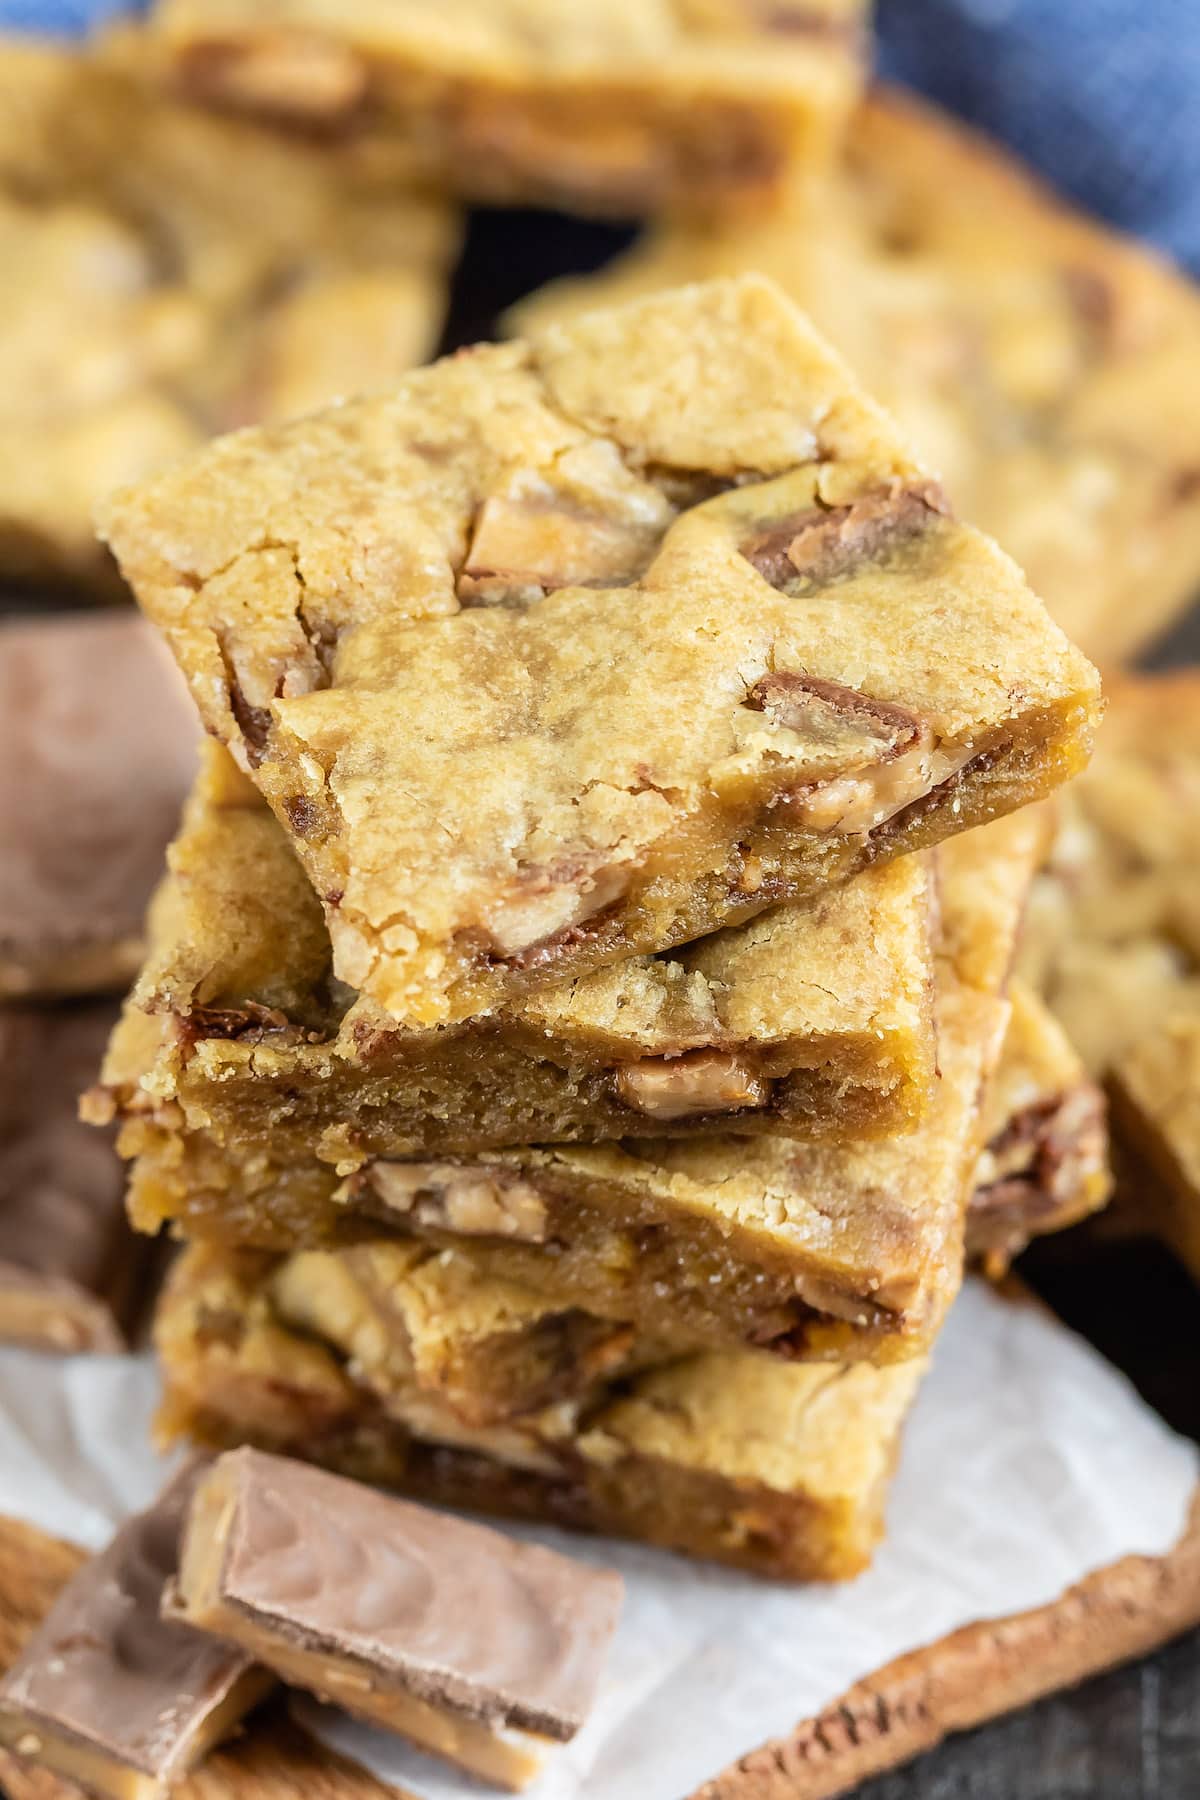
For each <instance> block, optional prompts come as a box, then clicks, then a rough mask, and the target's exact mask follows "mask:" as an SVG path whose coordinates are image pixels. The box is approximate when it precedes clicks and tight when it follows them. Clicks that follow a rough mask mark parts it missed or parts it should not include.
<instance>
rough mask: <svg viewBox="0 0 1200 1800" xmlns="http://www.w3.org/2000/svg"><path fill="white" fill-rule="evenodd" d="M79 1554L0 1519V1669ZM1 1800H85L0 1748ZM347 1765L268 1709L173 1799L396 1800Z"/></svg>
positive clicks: (72, 1786)
mask: <svg viewBox="0 0 1200 1800" xmlns="http://www.w3.org/2000/svg"><path fill="white" fill-rule="evenodd" d="M82 1561H83V1553H82V1552H81V1551H79V1550H76V1549H74V1548H73V1547H72V1546H71V1545H69V1544H63V1543H60V1542H59V1541H58V1540H57V1539H56V1538H52V1537H47V1536H46V1535H45V1534H44V1533H43V1532H40V1531H34V1530H33V1529H32V1528H31V1527H30V1526H28V1525H21V1524H18V1523H17V1522H16V1521H15V1520H12V1519H0V1669H6V1668H7V1667H8V1666H9V1664H10V1663H11V1662H12V1660H13V1658H14V1657H15V1656H16V1654H17V1651H18V1650H19V1649H20V1647H21V1645H22V1644H23V1643H24V1641H25V1639H26V1638H27V1637H28V1635H29V1633H30V1632H31V1631H32V1630H33V1628H34V1626H35V1625H37V1624H38V1622H39V1621H40V1620H41V1619H42V1617H43V1616H44V1614H45V1613H46V1612H47V1611H48V1610H49V1608H50V1605H51V1603H52V1601H53V1599H54V1596H55V1595H56V1594H57V1592H58V1590H59V1588H60V1587H62V1586H63V1584H64V1582H66V1581H68V1580H69V1579H70V1577H71V1576H72V1575H73V1574H74V1572H75V1570H76V1569H77V1568H78V1567H79V1564H80V1563H81V1562H82ZM0 1788H2V1789H3V1792H4V1794H5V1795H6V1796H7V1800H84V1797H83V1795H82V1790H81V1789H79V1788H77V1787H76V1786H75V1784H74V1783H73V1782H69V1781H63V1780H61V1779H60V1778H59V1777H58V1776H54V1775H47V1774H44V1773H43V1772H41V1771H39V1770H33V1769H30V1768H29V1767H27V1766H26V1765H24V1764H22V1763H21V1762H20V1761H19V1760H18V1759H17V1758H16V1757H13V1756H9V1755H7V1754H6V1753H5V1752H4V1751H2V1750H0ZM396 1791H397V1790H396V1789H394V1788H391V1787H385V1786H383V1785H382V1784H381V1783H380V1782H378V1781H376V1780H374V1778H373V1777H372V1776H370V1775H368V1774H366V1773H365V1772H364V1771H363V1770H362V1769H359V1768H357V1767H355V1765H354V1764H353V1763H348V1762H344V1761H343V1760H342V1759H341V1758H340V1757H337V1756H333V1755H331V1754H330V1752H329V1751H328V1750H325V1749H324V1748H322V1746H321V1745H319V1744H317V1743H315V1742H314V1741H313V1740H312V1739H311V1738H309V1737H308V1736H307V1735H306V1734H305V1733H304V1732H302V1731H301V1730H300V1729H299V1727H298V1726H296V1725H294V1724H293V1723H292V1721H291V1720H290V1719H289V1718H288V1716H287V1714H286V1713H285V1712H284V1711H283V1709H282V1707H281V1706H279V1705H278V1704H277V1703H276V1704H271V1705H267V1706H265V1707H263V1708H262V1709H261V1711H260V1712H259V1713H257V1714H256V1715H255V1717H254V1718H253V1720H252V1721H251V1722H250V1724H249V1725H248V1726H247V1728H246V1730H245V1731H244V1733H243V1734H242V1735H241V1736H240V1737H239V1738H236V1739H234V1740H233V1741H232V1742H231V1743H230V1744H229V1746H228V1748H226V1749H224V1750H220V1751H218V1752H217V1753H216V1754H215V1755H214V1756H211V1757H209V1758H208V1760H207V1761H206V1762H205V1763H204V1765H203V1767H202V1768H200V1769H198V1770H197V1771H196V1773H195V1774H194V1775H191V1776H189V1777H188V1779H187V1780H186V1781H183V1782H181V1783H180V1785H179V1787H178V1788H177V1789H176V1790H175V1795H174V1796H173V1800H395V1795H396Z"/></svg>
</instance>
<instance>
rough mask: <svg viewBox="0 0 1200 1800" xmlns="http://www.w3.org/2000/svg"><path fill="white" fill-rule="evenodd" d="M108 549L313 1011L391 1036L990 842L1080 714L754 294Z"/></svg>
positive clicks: (1008, 600)
mask: <svg viewBox="0 0 1200 1800" xmlns="http://www.w3.org/2000/svg"><path fill="white" fill-rule="evenodd" d="M348 521H352V527H351V525H350V524H348ZM106 530H107V533H108V535H109V538H110V540H111V542H112V544H113V546H114V548H115V549H116V551H117V554H118V557H119V558H120V561H121V564H122V567H123V569H124V571H125V573H126V575H127V576H128V577H129V579H130V581H131V582H132V583H133V585H134V587H135V590H136V592H137V594H138V597H139V599H140V600H141V602H142V603H143V605H144V606H145V608H146V610H147V611H148V612H149V614H150V615H151V616H152V617H153V618H154V619H155V620H156V622H157V623H159V624H160V625H161V626H162V627H163V629H164V631H165V632H166V635H167V637H168V639H169V641H170V642H171V645H172V647H173V649H174V650H175V653H176V655H177V657H178V658H179V661H180V663H181V666H182V667H183V668H184V670H185V672H186V673H187V675H188V678H189V681H190V683H191V685H192V691H193V694H194V697H195V698H196V700H197V703H198V705H199V707H200V709H201V712H202V714H203V716H204V719H205V723H206V724H207V725H208V727H209V729H210V731H211V732H212V733H213V734H214V735H215V736H217V737H218V738H220V739H222V740H223V741H224V742H225V743H227V744H228V745H229V747H230V748H231V749H232V750H233V751H234V754H235V756H236V757H237V758H238V759H239V761H240V762H241V764H242V766H243V767H244V768H245V769H246V770H247V771H248V772H249V773H250V774H251V775H252V777H253V779H254V780H255V781H256V782H257V784H258V785H259V786H260V788H261V789H262V791H263V792H264V793H265V794H266V796H267V798H268V800H269V801H270V802H271V805H272V807H273V808H274V810H275V812H276V814H277V816H278V817H279V819H280V820H281V822H282V823H283V824H284V825H285V827H286V828H287V830H288V831H289V833H290V834H291V837H292V840H293V842H294V844H295V846H296V850H297V853H298V854H299V856H300V859H301V861H302V862H303V864H304V867H305V870H306V872H307V873H308V875H309V878H310V880H311V881H312V883H313V885H314V887H315V888H316V890H317V892H318V893H319V895H320V896H321V899H322V901H323V904H324V906H325V909H326V917H327V921H328V926H329V931H330V935H331V939H332V944H333V968H334V973H335V975H336V976H337V977H338V978H339V979H340V980H343V981H345V982H348V983H349V984H350V985H351V986H353V987H355V988H357V989H358V990H359V991H361V992H364V993H366V994H368V995H370V996H371V997H372V998H373V999H375V1000H376V1001H377V1002H378V1003H379V1004H380V1005H381V1006H382V1007H384V1008H385V1009H387V1010H388V1011H389V1012H391V1013H392V1014H394V1015H395V1016H396V1017H398V1018H400V1019H402V1020H403V1021H404V1022H405V1023H408V1024H430V1023H434V1022H437V1021H447V1020H453V1019H456V1018H461V1017H465V1016H467V1015H469V1014H471V1013H477V1012H480V1011H486V1010H489V1009H492V1008H494V1007H496V1006H498V1005H501V1004H505V1003H508V1002H510V1001H511V1000H512V998H513V997H514V996H515V995H518V994H522V993H527V992H529V991H532V990H533V989H535V988H544V987H547V986H550V985H552V984H553V983H554V982H555V981H558V980H561V979H564V978H566V977H574V976H576V975H579V974H582V973H584V972H586V971H587V970H589V969H592V968H596V967H600V966H602V965H605V964H609V963H614V962H619V961H621V960H623V959H625V958H627V957H629V956H632V955H636V954H640V953H643V952H653V951H658V950H662V949H665V948H668V947H670V946H671V945H673V944H677V943H683V942H690V941H691V940H692V939H694V938H696V937H699V936H701V935H703V934H704V933H706V932H709V931H712V930H714V929H716V928H717V927H719V926H724V925H729V924H734V923H738V922H739V921H742V920H745V919H748V918H751V917H753V916H754V915H755V914H757V913H760V912H762V911H764V910H765V909H766V907H767V906H768V905H770V904H773V903H776V902H778V901H779V900H782V899H791V898H796V897H798V896H800V895H802V894H804V893H811V892H813V891H815V890H817V889H820V888H823V887H827V886H829V885H830V884H831V883H833V882H834V881H836V880H839V879H841V878H843V877H845V876H846V875H849V874H852V873H854V872H855V871H856V870H858V869H861V868H863V867H864V866H865V865H866V864H867V863H869V862H873V861H876V860H878V859H879V858H881V857H884V856H893V855H897V854H899V853H901V852H903V851H909V850H913V849H917V848H920V847H922V846H923V845H927V844H930V843H932V842H934V841H936V840H938V839H939V838H942V837H944V836H946V835H947V834H949V833H952V832H955V831H959V830H963V829H965V828H966V827H967V826H969V825H972V824H976V823H978V822H981V821H982V820H985V819H988V818H992V817H994V816H995V815H996V814H998V813H1001V812H1005V811H1009V810H1011V809H1012V808H1014V807H1016V806H1019V805H1021V804H1023V803H1024V802H1025V801H1027V800H1031V799H1034V798H1037V797H1038V796H1040V795H1041V794H1043V793H1045V792H1046V791H1048V790H1049V789H1050V788H1052V787H1054V786H1055V785H1056V784H1057V783H1058V782H1060V781H1061V780H1063V779H1064V778H1065V777H1066V776H1067V775H1069V774H1070V773H1072V772H1073V771H1074V770H1075V769H1076V768H1077V767H1078V766H1079V764H1080V763H1081V762H1082V761H1083V760H1084V759H1085V757H1086V754H1087V747H1088V742H1089V739H1090V733H1091V725H1092V720H1093V718H1094V715H1095V711H1096V704H1097V693H1098V685H1097V679H1096V676H1095V673H1094V671H1093V670H1092V669H1091V668H1090V666H1089V665H1088V664H1087V663H1086V662H1085V661H1084V660H1083V658H1082V657H1080V656H1079V655H1078V653H1076V652H1075V651H1074V650H1072V649H1071V647H1070V646H1069V644H1068V643H1067V642H1066V640H1065V638H1064V637H1063V636H1062V634H1061V633H1060V632H1059V631H1058V629H1057V627H1055V626H1054V625H1053V624H1052V623H1051V622H1050V620H1049V619H1048V617H1047V615H1046V613H1045V611H1044V609H1043V608H1042V606H1041V604H1040V602H1038V601H1037V600H1036V599H1035V598H1034V596H1033V595H1032V594H1031V593H1030V592H1029V590H1028V588H1027V587H1026V586H1025V584H1024V581H1023V579H1022V578H1021V576H1020V574H1019V571H1018V570H1017V569H1016V567H1015V565H1014V564H1012V563H1011V562H1010V561H1009V560H1008V559H1007V558H1006V557H1005V556H1004V555H1003V554H1002V553H1001V552H1000V551H999V550H998V549H997V548H996V546H995V545H994V544H992V543H991V542H990V541H989V540H988V539H986V538H983V537H981V536H980V535H979V534H978V533H976V532H974V531H972V530H971V529H969V528H967V527H965V526H962V525H959V524H957V523H956V522H955V521H954V520H953V519H952V518H951V516H950V515H949V513H948V510H947V506H946V502H945V500H944V498H943V496H942V495H941V493H940V491H939V490H938V489H937V488H936V486H935V485H934V484H933V483H932V482H931V480H930V478H929V476H928V474H927V472H926V471H925V470H924V469H923V468H922V467H921V466H920V465H919V464H918V463H916V462H914V461H913V460H912V458H911V457H910V456H909V454H908V452H907V451H906V449H905V448H904V445H903V443H902V442H901V440H900V439H899V438H898V437H897V436H896V434H895V433H894V432H893V429H892V427H891V426H890V424H889V423H888V421H887V420H886V418H885V417H884V415H883V414H882V413H881V412H879V411H878V409H877V408H876V407H875V406H874V405H873V404H872V403H871V402H870V401H869V400H868V399H867V398H866V397H865V396H864V395H863V394H862V393H861V392H860V391H859V390H858V389H857V388H856V387H855V386H854V384H853V382H852V381H851V379H850V377H849V376H848V374H847V371H846V370H845V368H844V366H843V365H842V364H841V363H840V362H839V361H838V360H837V359H836V358H835V357H834V356H832V355H831V354H830V353H829V352H828V351H827V350H826V348H825V346H824V345H823V343H822V342H821V340H820V339H819V338H818V337H817V336H816V335H815V334H814V333H813V332H812V330H811V329H810V327H809V326H808V325H807V323H806V321H805V320H804V319H803V318H802V316H801V315H800V314H799V313H797V312H796V311H795V309H794V308H793V307H791V306H790V305H789V303H788V302H787V301H786V300H785V299H784V298H783V296H782V295H781V294H780V292H779V291H778V289H776V288H774V287H773V286H772V285H771V284H769V283H767V282H764V281H762V280H759V279H757V278H752V277H747V278H745V279H742V280H740V281H733V282H716V283H712V284H710V285H709V286H707V287H695V288H688V289H682V290H680V291H678V292H676V293H674V294H670V295H666V296H662V297H655V298H652V299H650V300H647V301H643V302H641V303H639V304H637V305H634V306H631V307H628V308H625V309H621V310H617V311H613V312H611V313H594V314H590V315H588V316H587V317H586V318H584V319H582V320H580V321H578V322H577V323H576V324H575V325H573V326H572V327H570V328H558V327H552V328H551V329H549V330H547V331H546V332H544V333H543V334H541V335H540V336H539V337H537V338H536V339H535V340H533V341H532V342H531V343H528V344H519V345H482V346H479V347H478V348H476V349H475V350H473V351H470V352H466V353H463V354H460V355H459V356H457V357H455V358H453V359H449V360H447V361H444V362H441V363H438V364H436V365H435V366H434V367H433V368H431V369H428V370H424V371H422V372H420V373H419V374H417V375H415V376H412V377H410V378H409V380H408V381H407V382H405V383H403V384H402V385H401V386H400V387H398V388H397V389H396V390H394V391H393V392H392V393H390V394H388V395H386V396H379V397H374V398H368V399H366V400H363V401H359V402H352V403H351V404H349V405H346V406H343V407H340V408H338V409H336V410H331V411H328V412H325V413H321V414H317V415H314V416H313V417H311V418H309V419H306V420H302V421H297V422H293V423H292V424H289V425H286V426H283V427H281V428H278V429H276V430H274V431H259V432H254V431H251V432H243V433H240V434H238V435H236V436H234V437H231V438H227V439H224V440H222V441H221V442H219V443H218V444H216V445H214V446H212V447H210V448H209V449H208V450H207V451H206V452H204V453H202V454H201V455H200V456H198V457H196V458H195V459H193V460H192V461H190V462H186V463H183V464H181V465H179V466H177V467H176V468H175V469H173V470H172V471H171V472H169V473H167V474H165V475H163V476H162V477H160V478H159V479H158V480H156V481H151V482H148V483H145V484H143V485H142V486H141V487H140V488H138V489H134V490H132V491H130V492H127V493H125V494H124V495H122V496H119V497H117V498H116V499H115V500H114V501H112V502H111V503H110V504H109V505H108V507H107V509H106ZM868 618H869V622H870V623H869V629H868V628H866V627H865V625H864V620H866V619H868Z"/></svg>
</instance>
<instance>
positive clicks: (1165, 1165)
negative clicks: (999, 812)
mask: <svg viewBox="0 0 1200 1800" xmlns="http://www.w3.org/2000/svg"><path fill="white" fill-rule="evenodd" d="M1198 882H1200V677H1198V676H1197V674H1196V671H1195V670H1191V669H1188V670H1180V671H1179V672H1178V673H1176V674H1170V675H1162V676H1121V677H1119V678H1116V679H1114V682H1113V695H1112V702H1111V706H1110V710H1109V713H1108V716H1107V718H1106V720H1105V725H1104V730H1103V732H1102V733H1101V737H1100V744H1099V756H1098V760H1097V763H1096V766H1095V768H1094V769H1092V770H1090V771H1089V772H1088V774H1087V776H1086V778H1085V779H1084V780H1083V781H1081V782H1080V783H1079V784H1078V786H1077V787H1075V788H1073V789H1072V790H1071V792H1070V793H1069V794H1068V795H1067V796H1066V797H1065V798H1064V803H1063V817H1062V824H1061V828H1060V830H1059V833H1058V836H1057V839H1056V842H1055V846H1054V851H1053V854H1052V856H1051V859H1050V863H1049V866H1048V868H1047V870H1046V872H1045V874H1043V875H1042V876H1040V877H1039V879H1038V883H1037V886H1036V890H1035V896H1034V899H1035V904H1034V906H1033V908H1032V911H1031V917H1030V930H1029V934H1028V939H1027V942H1026V944H1025V946H1024V950H1023V963H1024V966H1025V967H1026V970H1027V973H1028V974H1029V976H1030V979H1031V980H1033V981H1034V982H1036V983H1040V985H1041V987H1042V989H1043V991H1044V993H1045V995H1046V998H1047V1000H1048V1002H1049V1004H1050V1006H1051V1007H1052V1008H1053V1010H1054V1011H1055V1013H1056V1014H1057V1016H1058V1018H1059V1019H1060V1021H1061V1022H1062V1024H1063V1026H1064V1027H1065V1029H1066V1031H1067V1034H1068V1036H1069V1037H1070V1039H1071V1041H1072V1043H1073V1044H1074V1045H1075V1047H1076V1049H1077V1050H1078V1051H1079V1052H1080V1054H1081V1055H1082V1057H1083V1059H1084V1061H1085V1063H1086V1064H1087V1065H1088V1067H1089V1069H1090V1070H1091V1071H1092V1073H1093V1074H1094V1075H1095V1076H1096V1077H1097V1078H1099V1079H1102V1080H1103V1081H1104V1082H1105V1083H1106V1084H1107V1085H1108V1086H1109V1088H1110V1090H1111V1094H1112V1100H1113V1120H1114V1125H1115V1127H1116V1135H1117V1138H1118V1140H1126V1141H1127V1142H1128V1143H1129V1144H1130V1145H1131V1146H1132V1148H1133V1149H1134V1151H1135V1152H1136V1153H1137V1154H1138V1155H1139V1156H1140V1157H1141V1158H1142V1159H1143V1161H1144V1164H1145V1165H1146V1168H1145V1169H1144V1170H1143V1175H1144V1176H1146V1175H1148V1172H1149V1171H1153V1173H1154V1175H1156V1176H1157V1178H1158V1181H1159V1182H1160V1183H1161V1188H1158V1189H1156V1187H1155V1183H1154V1181H1153V1180H1151V1179H1148V1178H1145V1179H1142V1180H1140V1181H1139V1182H1138V1184H1137V1186H1136V1195H1137V1198H1138V1200H1139V1203H1140V1204H1141V1205H1142V1207H1143V1208H1144V1210H1145V1212H1146V1217H1147V1223H1149V1224H1151V1225H1152V1226H1154V1227H1156V1228H1161V1229H1162V1230H1163V1232H1164V1234H1165V1235H1166V1236H1168V1237H1169V1238H1170V1239H1171V1241H1172V1242H1173V1243H1174V1244H1175V1245H1176V1247H1177V1248H1179V1249H1180V1250H1181V1252H1182V1253H1183V1254H1184V1255H1185V1256H1186V1257H1187V1258H1188V1260H1189V1261H1190V1262H1191V1263H1192V1266H1194V1267H1197V1268H1198V1269H1200V1257H1198V1255H1197V1252H1198V1251H1200V912H1198V909H1197V903H1196V894H1197V891H1198V887H1197V884H1198Z"/></svg>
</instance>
